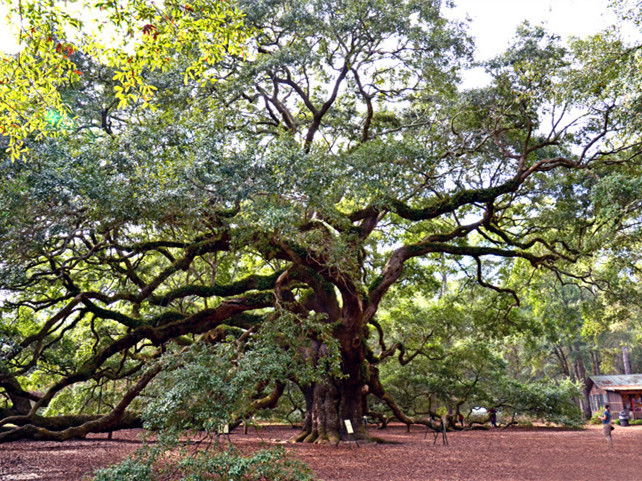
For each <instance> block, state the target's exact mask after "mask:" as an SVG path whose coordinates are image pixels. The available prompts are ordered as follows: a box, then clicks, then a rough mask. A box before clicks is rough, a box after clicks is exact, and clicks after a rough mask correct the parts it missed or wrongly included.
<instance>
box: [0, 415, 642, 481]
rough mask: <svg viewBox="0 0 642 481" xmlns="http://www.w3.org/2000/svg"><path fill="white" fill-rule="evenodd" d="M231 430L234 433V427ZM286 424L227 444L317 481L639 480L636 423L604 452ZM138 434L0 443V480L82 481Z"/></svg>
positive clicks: (588, 435) (525, 440)
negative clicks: (367, 440) (342, 434)
mask: <svg viewBox="0 0 642 481" xmlns="http://www.w3.org/2000/svg"><path fill="white" fill-rule="evenodd" d="M237 431H241V429H238V430H237ZM293 432H294V431H293V430H292V428H290V427H287V426H273V425H271V426H262V427H261V429H260V430H259V431H258V432H256V431H254V430H250V432H249V433H248V434H247V435H246V434H242V433H241V432H239V433H238V434H237V433H236V432H234V433H233V434H232V435H231V440H232V443H233V444H234V445H235V446H236V447H239V448H241V449H243V450H244V451H245V450H251V449H255V448H258V447H259V446H261V447H266V446H268V447H269V446H274V445H283V446H285V447H286V449H287V450H288V452H290V453H291V454H292V455H293V456H295V457H296V458H298V459H300V460H302V461H304V462H305V463H307V464H308V465H309V466H310V467H311V468H312V470H313V471H314V473H315V474H316V475H317V477H318V479H320V480H324V481H373V480H377V481H417V480H422V481H463V480H470V481H531V480H533V481H535V480H537V481H542V480H552V481H604V480H609V479H622V480H631V481H632V480H642V465H641V463H642V426H629V427H619V426H617V427H616V430H615V431H614V432H613V438H614V441H615V442H614V448H613V449H609V447H608V445H607V443H606V441H605V439H604V438H603V437H602V428H601V426H590V427H588V428H586V429H583V430H564V429H556V428H545V427H541V428H509V429H493V430H475V431H463V432H453V433H448V445H447V446H446V445H444V444H443V441H442V439H441V438H439V439H438V440H437V442H436V443H434V444H433V440H434V439H433V436H432V434H431V433H430V434H428V436H427V437H426V438H424V435H425V430H424V429H423V428H420V427H418V426H415V427H413V428H412V429H411V430H410V432H407V431H406V427H405V426H401V425H393V426H391V427H389V428H388V429H385V430H375V429H371V433H372V434H375V435H376V436H379V437H381V438H383V439H384V440H386V441H388V443H387V444H365V445H363V444H362V445H361V446H360V447H357V446H356V445H355V444H354V443H348V442H342V443H341V444H340V445H339V446H338V447H335V446H328V445H325V446H320V445H302V444H297V445H291V444H286V443H285V440H286V439H288V438H289V437H290V436H292V434H293ZM141 434H142V431H141V430H124V431H119V432H115V433H114V435H113V439H111V440H108V439H106V435H92V436H90V437H89V438H87V439H84V440H76V441H66V442H63V443H56V442H33V441H16V442H12V443H6V444H3V445H0V481H21V480H47V481H80V480H87V479H90V476H89V475H90V474H91V472H92V471H93V470H94V469H96V468H97V467H100V466H104V465H108V464H111V463H114V462H117V461H119V460H121V459H123V458H125V457H126V456H127V455H128V454H130V453H131V452H133V451H134V450H136V449H137V448H138V447H140V446H141V441H140V437H141Z"/></svg>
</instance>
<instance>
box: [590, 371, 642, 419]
mask: <svg viewBox="0 0 642 481" xmlns="http://www.w3.org/2000/svg"><path fill="white" fill-rule="evenodd" d="M589 385H590V387H591V391H590V393H589V397H590V400H591V410H592V411H593V412H599V411H600V410H601V409H603V408H604V405H605V404H610V405H611V412H612V413H613V415H614V416H618V414H619V412H620V411H628V412H629V416H630V418H631V419H642V374H616V375H612V376H590V377H589ZM600 414H601V413H600Z"/></svg>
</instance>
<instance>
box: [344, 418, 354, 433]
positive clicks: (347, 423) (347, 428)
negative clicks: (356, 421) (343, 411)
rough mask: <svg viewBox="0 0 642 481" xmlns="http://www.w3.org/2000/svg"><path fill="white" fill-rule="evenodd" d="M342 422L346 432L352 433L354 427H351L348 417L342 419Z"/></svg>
mask: <svg viewBox="0 0 642 481" xmlns="http://www.w3.org/2000/svg"><path fill="white" fill-rule="evenodd" d="M343 423H344V424H345V425H346V433H348V434H354V429H352V422H351V421H350V420H349V419H346V420H344V421H343Z"/></svg>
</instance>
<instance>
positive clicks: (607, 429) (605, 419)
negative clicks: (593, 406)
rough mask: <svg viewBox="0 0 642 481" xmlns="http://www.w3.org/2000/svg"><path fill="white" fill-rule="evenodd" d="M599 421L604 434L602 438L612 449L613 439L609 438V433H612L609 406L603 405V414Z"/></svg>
mask: <svg viewBox="0 0 642 481" xmlns="http://www.w3.org/2000/svg"><path fill="white" fill-rule="evenodd" d="M600 419H601V420H602V431H603V432H604V437H605V438H606V440H607V441H608V443H609V446H610V447H611V448H612V447H613V437H612V436H611V431H613V426H611V406H610V405H609V404H605V405H604V414H602V417H600Z"/></svg>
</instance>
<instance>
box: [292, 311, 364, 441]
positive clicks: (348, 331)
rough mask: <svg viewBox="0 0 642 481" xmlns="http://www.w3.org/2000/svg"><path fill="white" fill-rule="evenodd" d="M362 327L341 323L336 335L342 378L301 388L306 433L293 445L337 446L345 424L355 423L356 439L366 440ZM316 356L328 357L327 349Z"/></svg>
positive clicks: (296, 438) (301, 434)
mask: <svg viewBox="0 0 642 481" xmlns="http://www.w3.org/2000/svg"><path fill="white" fill-rule="evenodd" d="M348 326H350V327H348ZM360 326H361V324H360V322H359V321H358V320H357V321H355V322H349V323H347V322H342V324H341V327H339V328H338V329H337V331H338V332H335V335H336V337H337V338H338V341H339V344H340V348H341V371H342V377H340V378H339V377H334V376H331V375H328V377H327V378H326V379H323V380H322V381H320V382H316V383H313V384H311V385H307V386H301V390H302V392H303V395H304V397H305V403H306V414H305V419H304V423H303V431H302V432H301V433H300V434H299V435H297V436H295V437H294V438H293V439H292V440H293V441H298V442H316V443H326V442H329V443H336V442H337V441H338V440H339V439H340V437H341V434H342V432H343V431H344V428H345V421H350V422H351V423H352V427H353V429H354V434H355V436H356V437H358V438H362V439H363V438H365V437H366V436H367V435H366V432H365V429H364V428H363V426H362V417H363V414H364V411H363V406H364V403H365V396H366V395H367V392H368V388H367V385H366V380H365V379H364V373H365V372H366V371H367V369H366V368H365V367H364V363H365V350H364V345H363V342H364V340H363V337H362V334H361V327H360ZM317 354H318V357H317V359H322V358H323V356H324V355H327V346H325V345H323V344H321V345H319V346H318V353H317Z"/></svg>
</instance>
